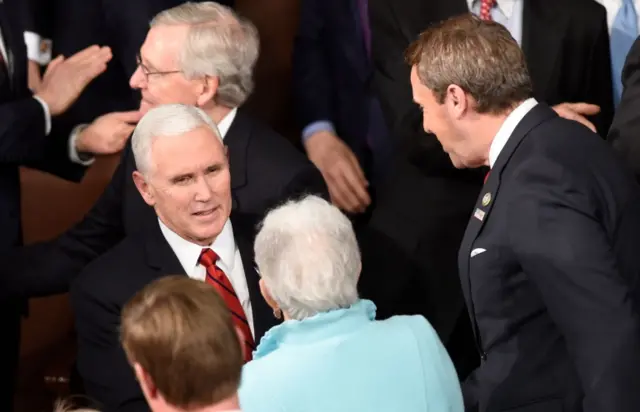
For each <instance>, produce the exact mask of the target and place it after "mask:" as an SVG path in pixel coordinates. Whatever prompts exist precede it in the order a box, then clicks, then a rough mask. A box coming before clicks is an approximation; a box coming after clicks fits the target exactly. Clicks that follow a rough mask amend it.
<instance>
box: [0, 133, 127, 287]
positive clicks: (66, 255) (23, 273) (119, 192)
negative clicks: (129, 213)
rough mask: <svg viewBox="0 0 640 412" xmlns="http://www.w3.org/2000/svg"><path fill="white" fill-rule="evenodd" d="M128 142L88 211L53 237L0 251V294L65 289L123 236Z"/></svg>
mask: <svg viewBox="0 0 640 412" xmlns="http://www.w3.org/2000/svg"><path fill="white" fill-rule="evenodd" d="M130 156H132V154H131V146H130V145H128V146H127V149H126V150H125V152H124V154H123V156H122V159H121V161H120V165H119V166H118V169H117V170H116V172H115V173H114V175H113V177H112V179H111V182H110V183H109V185H108V186H107V188H106V189H105V191H104V193H103V194H102V196H101V197H100V199H99V200H98V201H97V203H96V204H95V205H94V206H93V208H92V209H91V210H90V211H89V213H88V214H87V215H86V216H85V217H84V218H83V219H82V220H81V221H80V222H79V223H77V224H76V225H75V226H74V227H73V228H71V229H70V230H68V231H67V232H65V233H64V234H62V235H61V236H60V237H58V238H57V239H55V240H53V241H50V242H44V243H39V244H35V245H30V246H25V247H21V248H18V249H14V250H11V251H9V252H6V253H3V254H2V255H0V282H2V285H1V286H0V295H2V294H8V295H10V296H20V297H35V296H48V295H53V294H57V293H63V292H66V291H67V290H68V289H69V284H70V282H71V281H72V280H73V279H74V278H75V277H76V276H77V274H78V273H80V271H81V270H82V269H83V268H84V267H85V266H86V265H87V264H88V263H90V262H91V261H93V260H94V259H95V258H97V257H98V256H100V255H101V254H103V253H105V252H106V251H107V250H109V249H111V248H112V247H113V246H114V245H115V244H117V243H118V242H120V241H121V240H122V239H123V238H124V227H123V225H124V223H123V221H122V201H123V190H124V185H125V182H126V179H127V178H128V176H127V172H126V170H127V162H129V161H130V159H129V157H130Z"/></svg>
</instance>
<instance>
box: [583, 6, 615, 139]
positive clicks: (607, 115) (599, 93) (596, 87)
mask: <svg viewBox="0 0 640 412" xmlns="http://www.w3.org/2000/svg"><path fill="white" fill-rule="evenodd" d="M593 36H594V38H593V44H592V48H591V52H590V56H589V61H588V62H587V63H586V64H585V66H584V69H585V70H586V71H587V74H586V77H585V83H584V85H583V87H582V90H584V97H583V98H582V99H580V101H583V102H587V103H593V104H597V105H598V106H600V113H598V114H597V115H595V116H594V117H593V119H592V121H593V124H594V125H595V126H596V130H597V131H598V134H600V136H603V137H604V136H606V135H607V132H608V131H609V128H610V126H611V122H612V120H613V113H614V107H613V88H612V87H611V84H612V81H611V52H610V49H609V32H608V29H607V16H606V14H605V13H604V11H603V13H602V15H601V19H600V25H599V27H598V28H597V30H596V31H594V33H593Z"/></svg>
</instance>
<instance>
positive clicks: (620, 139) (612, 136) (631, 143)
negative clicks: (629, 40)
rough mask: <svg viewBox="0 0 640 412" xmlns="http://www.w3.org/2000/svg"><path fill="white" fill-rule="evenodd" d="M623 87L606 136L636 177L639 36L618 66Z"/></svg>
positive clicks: (639, 159)
mask: <svg viewBox="0 0 640 412" xmlns="http://www.w3.org/2000/svg"><path fill="white" fill-rule="evenodd" d="M622 84H623V86H624V91H623V92H622V99H621V100H620V104H619V106H618V108H617V109H616V113H615V116H614V117H613V124H612V125H611V129H610V130H609V134H608V136H607V139H608V140H609V141H610V142H611V144H612V145H613V148H614V149H615V150H616V151H617V152H618V154H619V155H620V156H622V158H623V160H624V161H625V163H626V164H627V166H628V167H631V168H632V170H633V172H634V173H635V175H636V178H638V179H640V110H639V109H640V38H638V39H636V41H635V42H634V43H633V46H632V47H631V50H630V51H629V54H628V55H627V60H626V61H625V63H624V69H623V70H622Z"/></svg>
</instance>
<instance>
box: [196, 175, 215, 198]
mask: <svg viewBox="0 0 640 412" xmlns="http://www.w3.org/2000/svg"><path fill="white" fill-rule="evenodd" d="M212 197H213V190H212V189H211V186H210V184H209V181H208V180H207V179H205V178H199V179H198V181H197V182H196V184H195V200H196V201H198V202H208V201H209V200H211V198H212Z"/></svg>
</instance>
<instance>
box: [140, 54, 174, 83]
mask: <svg viewBox="0 0 640 412" xmlns="http://www.w3.org/2000/svg"><path fill="white" fill-rule="evenodd" d="M136 63H137V64H138V67H139V68H140V70H141V71H142V74H144V77H145V80H147V81H148V80H149V76H151V75H154V74H155V75H160V76H162V75H166V74H174V73H182V70H169V71H155V72H154V71H151V70H149V68H147V66H145V65H144V64H142V58H141V57H140V55H139V54H138V55H137V56H136Z"/></svg>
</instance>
